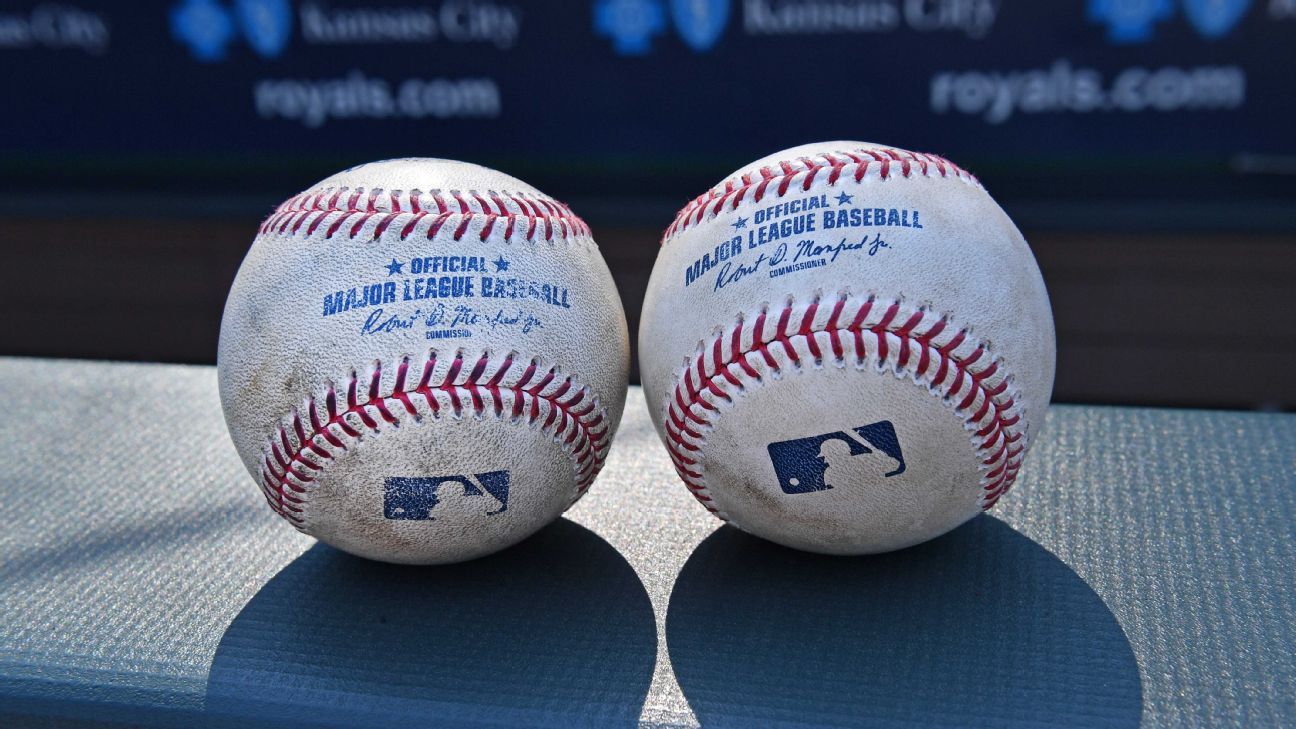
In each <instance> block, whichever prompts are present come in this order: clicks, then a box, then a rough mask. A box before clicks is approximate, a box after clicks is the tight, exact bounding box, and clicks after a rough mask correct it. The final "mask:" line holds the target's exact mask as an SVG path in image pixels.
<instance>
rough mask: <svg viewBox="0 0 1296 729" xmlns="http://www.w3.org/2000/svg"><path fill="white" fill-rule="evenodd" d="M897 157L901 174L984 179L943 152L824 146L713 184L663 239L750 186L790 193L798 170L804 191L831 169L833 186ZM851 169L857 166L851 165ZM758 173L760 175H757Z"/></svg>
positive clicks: (888, 170) (760, 191)
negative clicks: (821, 150)
mask: <svg viewBox="0 0 1296 729" xmlns="http://www.w3.org/2000/svg"><path fill="white" fill-rule="evenodd" d="M894 162H899V163H900V164H899V167H900V176H901V177H906V178H907V177H912V176H914V175H919V176H923V177H929V176H937V177H949V176H950V175H953V176H954V177H957V178H959V179H961V180H963V181H965V182H969V183H972V184H975V185H978V186H979V185H980V184H981V183H980V181H978V180H977V178H976V177H975V176H974V175H973V174H972V173H970V172H968V171H967V170H964V169H962V168H961V167H959V166H958V165H956V164H954V163H953V162H950V161H949V160H947V159H945V158H944V157H939V156H937V155H934V154H927V153H924V152H910V151H909V150H905V149H894V148H890V147H866V148H861V149H856V150H851V151H836V152H824V153H822V154H819V155H816V156H814V157H801V158H799V159H795V160H788V161H783V162H775V163H774V164H771V165H766V166H765V167H762V168H760V169H759V170H757V171H756V172H755V173H751V172H748V173H746V174H744V175H742V176H740V177H737V178H731V179H729V180H726V181H725V182H722V183H720V184H719V185H717V186H715V187H713V188H711V190H709V191H708V192H706V193H704V194H702V195H700V196H698V197H697V198H695V199H694V200H693V201H692V202H690V203H689V204H687V205H685V206H684V208H683V209H682V210H680V211H679V214H678V215H676V216H675V220H674V222H672V223H671V224H670V227H669V228H667V229H666V233H665V235H663V236H662V243H663V244H664V243H665V242H666V241H667V240H669V239H670V238H671V237H672V236H674V235H675V234H676V233H679V232H682V231H684V230H686V229H688V228H690V227H692V226H694V225H697V224H698V223H700V222H702V220H703V218H705V217H707V216H708V215H709V216H711V217H715V216H716V215H719V214H720V213H721V211H723V210H724V208H725V207H726V206H728V208H729V209H730V210H737V209H738V204H739V203H741V202H742V201H743V199H744V198H745V197H746V196H747V193H748V192H749V191H750V192H751V193H752V198H751V199H752V202H757V203H758V202H760V201H761V200H763V199H764V198H765V195H766V194H767V193H769V187H770V185H774V186H775V187H774V195H775V197H783V196H784V195H786V194H787V192H788V190H789V188H790V187H791V185H792V183H793V181H794V180H795V178H796V177H797V176H798V175H804V179H803V180H802V182H801V185H800V187H799V189H800V190H802V191H807V190H809V189H810V187H811V185H812V184H813V183H814V180H815V178H816V177H817V176H818V175H819V174H820V173H823V172H827V173H828V178H827V181H828V186H829V187H835V186H836V184H837V180H838V179H840V178H841V176H842V175H843V174H848V175H849V176H850V177H851V178H853V179H854V180H855V182H860V181H862V180H863V179H864V176H865V175H867V174H868V172H869V170H871V169H876V170H877V171H878V176H879V177H881V178H882V179H883V180H887V179H890V178H891V177H893V176H894V175H895V165H893V164H892V163H894ZM852 170H853V171H852ZM755 175H759V178H757V177H755Z"/></svg>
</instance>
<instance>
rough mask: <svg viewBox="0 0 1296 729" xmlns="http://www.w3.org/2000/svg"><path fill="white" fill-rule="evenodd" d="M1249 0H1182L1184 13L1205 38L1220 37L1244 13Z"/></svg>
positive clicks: (1226, 32)
mask: <svg viewBox="0 0 1296 729" xmlns="http://www.w3.org/2000/svg"><path fill="white" fill-rule="evenodd" d="M1250 6H1251V0H1184V15H1185V16H1187V17H1188V22H1190V23H1192V24H1193V27H1194V28H1196V29H1197V32H1198V33H1201V34H1202V35H1203V36H1204V37H1206V38H1211V39H1215V38H1222V37H1224V36H1225V35H1228V32H1229V31H1231V30H1233V27H1234V26H1235V25H1237V24H1238V22H1239V21H1241V20H1242V16H1243V15H1246V11H1247V8H1249V7H1250Z"/></svg>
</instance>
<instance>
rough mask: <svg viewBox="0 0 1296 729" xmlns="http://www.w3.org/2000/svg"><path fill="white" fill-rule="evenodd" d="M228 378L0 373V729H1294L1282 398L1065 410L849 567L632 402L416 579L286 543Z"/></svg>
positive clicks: (1291, 529) (1291, 522)
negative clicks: (611, 426) (1260, 407)
mask: <svg viewBox="0 0 1296 729" xmlns="http://www.w3.org/2000/svg"><path fill="white" fill-rule="evenodd" d="M215 379H216V378H215V372H214V370H212V369H210V368H197V367H173V366H147V365H119V364H101V363H87V362H63V361H47V360H19V359H5V360H0V396H2V397H3V398H4V401H5V402H6V403H8V404H9V408H10V410H9V413H8V415H7V417H6V418H4V420H3V422H2V424H0V523H3V524H4V525H5V526H4V529H2V530H0V555H3V561H2V562H0V726H4V727H24V726H117V725H120V726H174V727H182V726H183V727H193V726H263V727H272V726H273V727H281V726H288V727H292V726H303V727H304V726H342V725H348V726H374V727H387V726H430V725H454V726H472V725H541V726H570V725H597V726H618V725H619V726H625V725H629V724H634V723H635V722H636V721H639V722H641V723H642V724H644V725H650V726H696V725H698V724H699V723H701V724H702V725H705V726H751V725H756V724H759V725H777V724H819V725H855V726H858V725H878V726H895V725H905V726H987V727H988V726H994V727H1002V726H1075V727H1092V726H1126V727H1135V726H1139V725H1142V726H1147V727H1155V726H1228V725H1249V726H1290V725H1292V724H1293V723H1296V704H1294V702H1293V698H1292V697H1293V696H1296V658H1293V655H1292V651H1291V646H1292V645H1293V643H1294V642H1296V630H1294V629H1293V626H1294V625H1296V577H1293V572H1292V570H1291V565H1292V564H1296V476H1293V474H1294V473H1296V416H1292V415H1265V414H1245V413H1231V412H1201V411H1170V410H1139V409H1128V408H1092V407H1083V408H1082V407H1068V406H1061V407H1055V408H1053V409H1052V410H1050V413H1049V421H1048V424H1047V426H1046V427H1045V429H1044V430H1043V431H1042V432H1041V434H1040V436H1039V440H1038V442H1037V443H1036V446H1035V448H1034V449H1032V452H1031V455H1030V456H1029V458H1028V459H1027V468H1026V469H1025V471H1024V472H1023V473H1024V475H1023V477H1022V479H1021V480H1020V481H1019V482H1018V484H1017V485H1016V486H1015V487H1014V491H1013V495H1014V497H1013V498H1012V499H1009V500H1007V501H1006V502H1004V503H1003V504H1002V505H1001V507H1000V508H999V509H997V510H996V511H995V512H994V513H993V516H979V517H977V518H975V519H973V520H972V521H971V522H970V523H968V524H967V525H966V526H964V527H961V528H959V529H957V530H955V531H954V532H951V533H950V534H948V535H946V536H944V537H941V538H938V539H936V540H933V541H931V542H928V543H926V544H923V545H919V546H917V547H914V548H912V549H908V550H904V551H901V552H896V553H893V554H889V555H883V556H880V557H862V558H833V557H820V556H815V555H810V554H804V553H800V552H794V551H791V550H787V549H784V548H781V547H777V546H774V545H772V544H769V543H766V542H763V541H760V540H758V539H755V538H753V537H749V536H746V535H744V534H742V533H740V532H737V531H736V530H734V529H733V528H732V527H726V526H720V525H719V522H717V521H716V520H714V519H712V518H710V517H709V516H708V515H707V514H706V513H705V512H703V511H702V510H701V509H699V508H698V507H697V504H696V503H694V501H693V500H692V499H691V498H689V496H688V495H687V494H686V493H685V492H684V491H683V490H682V489H680V488H679V484H678V482H677V478H678V477H677V476H676V475H675V472H674V470H673V468H672V466H671V462H670V459H669V458H668V456H667V454H666V452H665V450H664V449H663V448H662V446H661V444H660V442H659V441H658V439H657V437H656V433H655V431H654V429H653V426H652V424H651V422H650V420H649V418H648V414H647V410H646V405H645V402H644V399H643V396H642V393H641V391H640V390H639V389H637V388H634V389H632V390H631V393H630V399H629V402H628V404H627V408H626V416H625V419H624V421H623V422H622V424H621V429H620V432H619V434H618V436H617V443H616V446H615V447H614V448H613V449H612V451H611V455H610V457H609V460H608V463H607V466H606V468H605V469H604V472H603V475H602V476H601V478H600V481H601V483H600V486H599V487H598V488H596V489H593V490H592V491H591V492H590V495H589V496H588V497H587V498H585V499H583V500H582V501H581V502H580V503H579V504H577V505H576V507H574V508H573V509H572V510H571V511H570V512H569V513H568V515H567V518H565V519H561V520H559V521H558V522H557V523H556V524H554V525H553V526H550V527H548V528H546V529H544V530H542V531H541V532H540V533H539V534H537V535H536V536H535V537H533V538H532V539H530V540H527V541H526V542H524V543H523V544H521V545H519V546H517V547H515V548H512V549H509V550H506V551H504V552H502V553H500V554H497V555H494V556H491V557H487V558H485V559H482V560H478V561H474V562H467V563H463V564H459V565H453V566H449V567H437V568H416V567H402V566H395V565H387V564H381V563H375V562H366V561H364V560H361V559H358V558H355V557H351V556H348V555H346V554H343V553H341V552H338V551H336V550H334V549H332V548H330V547H327V546H324V545H320V544H317V543H316V542H315V541H314V540H312V539H310V538H308V537H306V536H303V535H301V534H299V533H297V532H295V531H294V530H291V529H284V528H283V525H282V524H281V523H278V522H279V518H278V517H277V516H275V515H274V514H272V513H270V512H269V511H268V510H267V509H266V508H265V505H264V502H263V500H262V498H261V497H260V496H259V495H258V494H257V493H256V491H255V490H253V489H249V488H247V483H246V479H247V474H246V472H245V471H244V469H243V466H242V464H241V463H240V461H239V459H238V456H237V455H236V454H235V452H234V448H233V446H232V445H231V443H230V441H229V438H228V436H227V434H226V433H225V429H224V424H223V422H222V418H221V411H220V405H219V402H218V399H217V395H216V383H215Z"/></svg>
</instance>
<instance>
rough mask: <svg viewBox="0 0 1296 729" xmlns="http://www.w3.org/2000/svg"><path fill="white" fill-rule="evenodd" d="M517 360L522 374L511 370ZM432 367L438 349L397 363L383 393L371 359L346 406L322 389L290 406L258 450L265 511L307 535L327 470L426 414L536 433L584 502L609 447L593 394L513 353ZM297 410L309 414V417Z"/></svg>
mask: <svg viewBox="0 0 1296 729" xmlns="http://www.w3.org/2000/svg"><path fill="white" fill-rule="evenodd" d="M520 361H521V362H526V364H525V366H515V364H519V363H520ZM437 364H438V360H437V352H436V351H435V350H432V351H430V352H429V353H428V355H427V358H426V360H425V362H424V364H423V368H422V371H421V372H418V373H415V372H413V371H411V367H410V358H409V357H403V358H402V359H401V361H400V363H399V365H397V369H396V375H395V380H394V383H393V384H392V391H391V393H390V394H387V395H380V394H379V389H380V387H381V385H382V373H383V370H382V363H381V362H380V361H375V362H374V364H373V366H372V368H371V371H370V372H369V373H368V376H367V378H362V377H360V376H358V375H357V373H356V372H355V371H352V372H351V374H350V377H349V378H348V381H347V383H346V385H345V391H344V392H343V393H341V397H343V398H345V400H344V401H340V400H339V392H338V389H337V387H335V385H334V384H333V383H332V382H328V383H326V386H325V389H324V394H323V399H322V400H323V401H322V402H320V401H318V400H317V399H316V398H315V397H314V396H311V397H309V398H308V399H307V400H306V402H305V403H304V404H303V407H302V408H300V409H299V408H293V410H292V412H291V413H290V414H289V415H288V416H286V417H285V418H284V419H283V421H282V422H281V423H280V425H279V429H278V432H276V433H273V434H271V435H270V437H269V438H267V440H266V444H265V446H264V448H263V451H264V453H263V456H262V460H261V491H262V494H263V495H264V496H265V498H266V501H267V502H269V504H270V508H271V509H273V510H274V511H275V513H277V514H279V515H280V516H282V517H283V518H284V519H286V520H288V522H289V523H291V524H292V525H293V526H295V527H296V528H297V529H298V530H303V531H304V522H305V516H304V511H305V509H306V506H307V503H308V501H309V497H310V495H311V493H312V491H313V489H312V486H313V485H314V484H315V482H316V480H318V478H319V477H320V475H321V474H322V473H323V472H324V470H325V469H326V467H327V464H328V463H329V462H331V461H334V460H336V459H337V458H339V457H340V456H341V455H343V454H344V453H345V452H346V451H348V450H349V449H350V447H351V446H352V445H355V444H356V443H358V442H359V441H360V440H361V439H362V438H363V437H364V435H365V434H366V433H369V434H374V435H377V434H379V433H381V432H382V428H383V425H384V424H386V425H390V426H391V427H393V428H397V427H400V425H401V419H402V418H404V417H408V418H411V419H412V420H414V421H415V422H422V420H423V418H424V417H429V416H430V417H431V418H433V419H434V420H436V419H440V418H442V417H445V416H450V417H454V418H462V417H464V415H465V414H471V415H473V416H476V417H479V418H480V417H495V418H498V419H501V420H502V419H504V418H506V417H507V418H508V419H509V420H510V421H511V422H514V423H520V424H524V425H526V426H528V427H536V426H537V425H538V426H539V427H540V429H541V430H542V431H543V432H545V433H547V434H548V435H550V436H551V437H552V438H553V439H554V441H555V442H557V443H559V444H560V445H561V446H562V448H563V449H564V450H565V451H567V453H568V454H569V455H570V456H571V458H572V462H573V468H574V469H575V477H576V493H575V495H574V497H573V498H572V502H573V503H574V502H575V501H576V500H577V499H579V498H580V497H581V496H583V495H584V494H585V491H586V490H587V489H589V487H590V484H591V483H593V481H594V477H595V476H597V475H598V472H599V470H601V469H602V468H603V462H604V459H605V458H606V457H607V451H608V447H609V446H610V441H609V439H608V438H607V413H606V411H605V410H604V409H603V407H602V406H601V404H600V403H599V399H598V397H597V396H596V395H594V394H593V393H592V392H591V390H590V388H589V387H587V386H581V385H579V384H577V383H576V381H575V380H573V379H572V378H571V377H570V376H563V375H562V374H561V373H560V372H559V370H558V368H557V367H552V366H551V367H543V366H542V365H541V364H540V362H539V361H538V360H536V359H534V358H533V359H531V360H519V358H518V356H517V354H516V353H509V354H508V355H506V356H505V357H504V358H503V359H502V360H500V361H494V360H492V358H491V356H490V353H489V352H487V353H483V354H482V355H481V356H480V357H479V358H478V359H477V360H476V361H475V362H472V363H471V364H470V362H469V360H467V359H465V358H464V355H463V353H462V352H456V353H455V355H454V357H453V359H451V360H450V362H449V365H448V367H447V368H446V370H445V372H444V373H442V374H441V376H440V377H439V378H434V375H435V373H436V369H437ZM515 373H517V374H515ZM365 379H367V383H366V382H364V380H365ZM409 383H415V384H413V385H412V386H410V384H409ZM362 388H364V390H363V391H362ZM301 410H305V411H306V416H305V417H303V416H302V413H301Z"/></svg>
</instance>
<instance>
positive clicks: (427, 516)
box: [383, 471, 509, 521]
mask: <svg viewBox="0 0 1296 729" xmlns="http://www.w3.org/2000/svg"><path fill="white" fill-rule="evenodd" d="M447 484H451V485H452V487H453V486H457V487H459V488H462V489H463V494H464V496H483V497H484V496H486V495H489V496H490V497H491V498H493V499H494V500H495V501H497V502H499V508H497V509H494V510H492V511H487V512H486V516H495V515H496V514H502V513H504V512H505V511H507V510H508V492H509V472H508V471H487V472H486V473H474V474H471V475H455V476H393V477H391V478H388V479H387V480H386V481H385V482H384V484H383V516H384V517H386V518H388V519H395V520H401V521H435V519H436V517H434V516H432V510H433V509H435V508H436V507H437V505H438V504H440V503H441V499H440V498H439V496H438V494H439V492H440V489H441V487H442V486H445V485H447Z"/></svg>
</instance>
